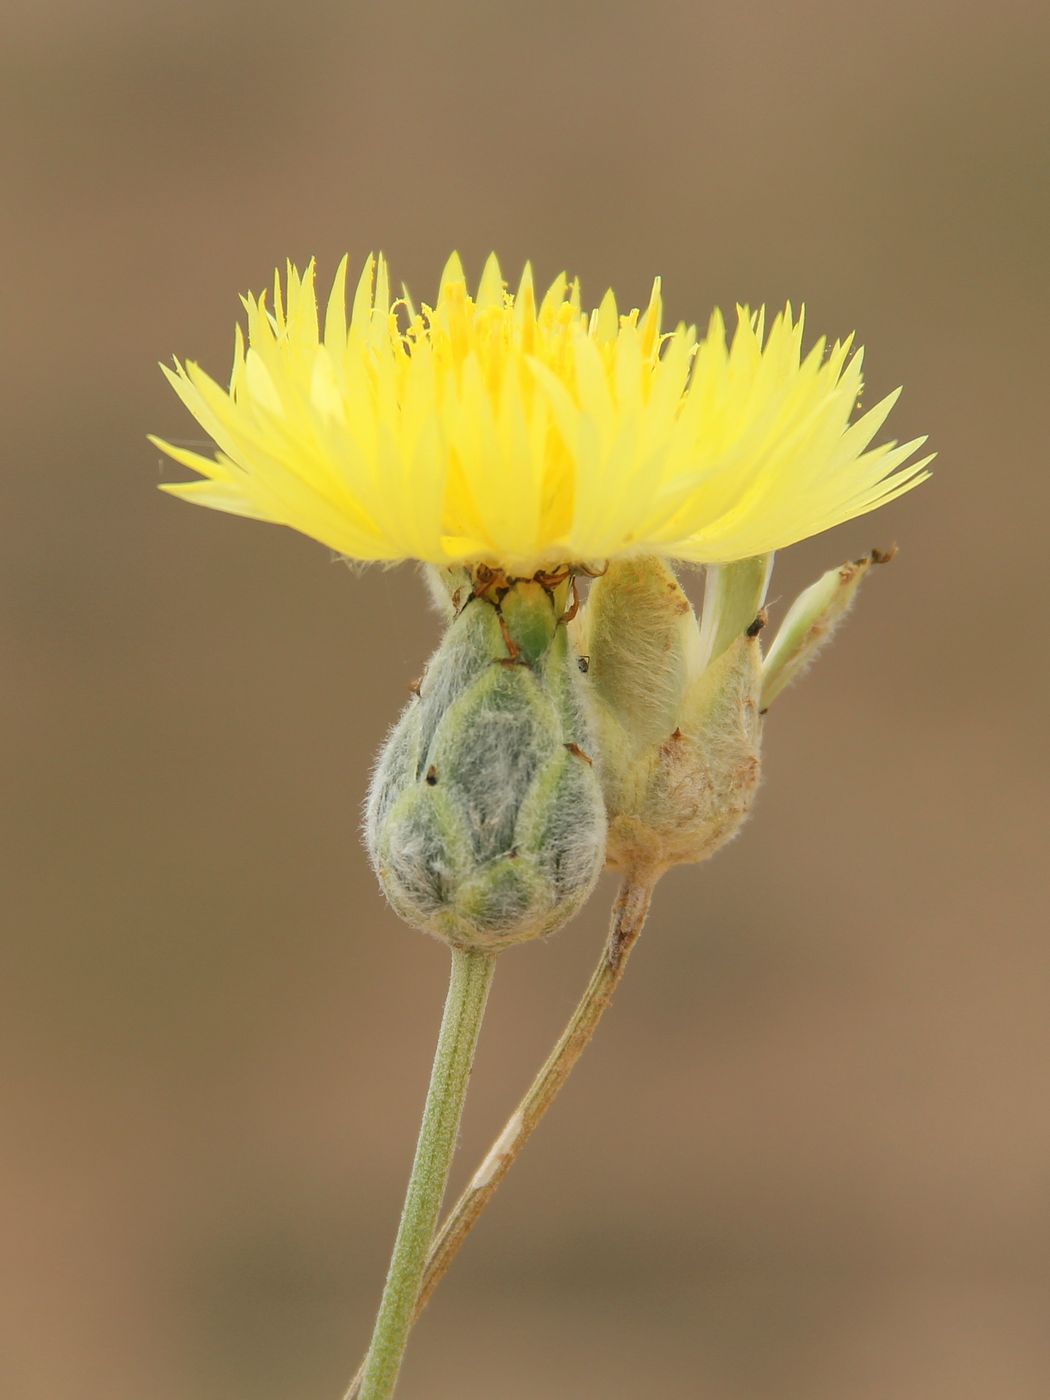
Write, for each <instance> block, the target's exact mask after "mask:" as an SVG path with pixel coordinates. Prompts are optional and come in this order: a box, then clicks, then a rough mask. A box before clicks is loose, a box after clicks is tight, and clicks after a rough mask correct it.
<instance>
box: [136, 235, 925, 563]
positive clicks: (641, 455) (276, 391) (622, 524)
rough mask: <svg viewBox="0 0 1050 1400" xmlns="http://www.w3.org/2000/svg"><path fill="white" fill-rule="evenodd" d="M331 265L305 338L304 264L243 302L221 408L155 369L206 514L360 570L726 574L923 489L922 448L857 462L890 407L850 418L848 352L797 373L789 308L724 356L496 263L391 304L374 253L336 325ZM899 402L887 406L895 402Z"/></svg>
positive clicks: (449, 276)
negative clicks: (263, 523) (240, 521)
mask: <svg viewBox="0 0 1050 1400" xmlns="http://www.w3.org/2000/svg"><path fill="white" fill-rule="evenodd" d="M346 270H347V263H346V259H345V258H344V259H343V261H342V263H341V264H340V267H339V271H338V273H337V274H336V278H335V284H334V286H333V287H332V291H331V295H330V296H329V298H328V305H327V308H326V310H325V314H324V324H323V326H320V325H319V322H318V308H317V300H316V296H315V292H314V266H313V263H312V262H311V263H310V264H309V266H308V267H307V268H306V271H305V273H303V274H301V275H300V273H299V272H298V271H297V270H296V269H295V268H294V267H292V266H291V265H289V267H288V271H287V278H286V291H285V292H284V293H283V294H282V288H281V284H280V279H279V277H275V279H274V294H273V309H272V310H270V309H269V308H267V306H266V304H265V296H259V297H252V296H249V297H247V298H245V300H244V306H245V309H246V311H247V313H248V336H247V343H246V342H245V338H244V335H243V333H242V332H241V329H240V327H238V329H237V339H236V348H235V352H234V361H233V373H232V375H231V378H230V387H229V390H228V391H227V390H225V389H223V388H221V387H220V386H219V385H218V384H217V383H216V382H215V380H213V379H211V378H210V377H209V376H208V375H207V374H206V373H205V372H204V371H203V370H202V369H200V367H199V366H197V365H196V364H193V363H192V362H188V363H186V364H185V365H183V364H180V363H178V362H176V366H175V369H174V370H168V369H165V373H166V374H167V375H168V378H169V379H170V380H171V383H172V384H173V386H174V388H175V390H176V392H177V393H178V395H179V397H180V398H181V399H182V401H183V403H184V404H185V405H186V407H187V408H188V409H189V410H190V412H191V413H192V414H193V416H194V417H195V418H196V419H197V421H198V422H199V423H200V424H201V426H202V427H203V428H204V429H205V431H206V432H208V433H209V434H210V436H211V437H212V438H214V440H215V442H216V444H217V445H218V448H219V452H218V455H217V456H216V458H215V460H212V459H210V458H208V457H204V456H201V455H200V454H199V453H196V452H190V451H187V450H186V449H184V448H182V447H177V446H174V445H172V444H170V443H166V442H161V441H159V440H157V439H153V441H155V442H157V445H158V446H159V447H161V448H162V449H163V450H164V451H165V452H167V453H168V454H169V455H170V456H171V457H173V458H174V459H175V460H176V461H177V462H181V463H182V464H183V465H184V466H187V467H190V468H192V469H193V470H194V471H195V472H198V473H199V474H200V476H201V477H202V478H203V480H194V481H190V482H183V483H179V484H176V485H166V486H164V487H163V488H162V489H164V490H166V491H170V492H171V494H172V495H175V496H182V497H184V498H185V499H187V500H191V501H196V502H197V503H198V504H199V505H206V506H211V507H213V508H214V509H216V510H225V511H231V512H233V513H234V514H235V515H247V516H251V517H254V518H255V519H259V520H269V521H273V522H275V523H277V524H281V525H289V526H291V527H292V528H293V529H296V530H300V531H302V533H303V534H305V535H310V536H313V537H314V538H315V539H318V540H321V541H322V542H323V543H324V544H327V545H328V546H330V547H331V548H332V549H334V550H336V551H337V552H338V553H340V554H344V555H347V556H349V557H350V558H353V559H361V560H377V559H384V560H396V559H405V558H414V559H420V560H424V561H426V562H429V563H433V564H446V565H448V564H456V563H481V562H484V563H488V564H492V565H496V566H498V567H500V568H502V569H503V570H505V571H506V572H507V573H508V574H518V575H528V574H531V573H533V572H535V571H536V570H537V569H539V568H542V567H548V566H554V565H558V564H564V563H580V564H583V563H589V564H600V563H601V562H602V561H604V560H608V559H611V558H614V557H617V556H625V555H639V554H648V555H660V556H664V557H666V558H671V559H683V560H689V561H692V562H695V563H711V564H717V563H727V562H729V561H730V560H734V559H741V558H746V557H748V556H750V555H754V554H764V553H766V552H768V551H770V550H775V549H779V548H781V547H782V546H784V545H789V544H792V543H794V542H795V541H797V540H800V539H804V538H805V537H806V536H808V535H814V534H817V533H818V532H819V531H821V530H826V529H828V528H829V527H830V526H832V525H837V524H839V523H840V522H841V521H844V520H849V519H851V518H852V517H853V516H856V515H862V514H864V512H865V511H869V510H874V509H875V508H876V507H877V506H880V505H883V504H885V503H886V502H887V501H890V500H893V499H894V498H895V497H896V496H899V495H900V494H901V493H902V492H904V491H908V490H910V489H911V488H912V487H913V486H916V485H918V483H919V482H920V481H923V480H924V479H925V478H926V476H927V475H928V473H927V471H926V466H927V464H928V462H929V461H930V458H929V457H927V458H924V459H923V460H921V461H909V459H910V458H911V457H912V456H913V454H914V453H915V451H916V449H917V448H918V447H919V446H920V445H921V443H922V442H923V441H924V439H923V438H917V439H915V440H914V441H913V442H908V443H905V444H904V445H903V446H897V445H896V444H894V443H888V444H885V445H883V446H880V447H876V448H872V449H869V444H870V442H871V441H872V439H873V437H874V436H875V434H876V433H877V432H878V430H879V429H880V428H881V426H882V424H883V422H884V421H885V419H886V416H887V415H888V413H889V411H890V409H891V407H892V406H893V403H894V401H895V400H896V398H897V394H896V393H894V394H890V395H889V396H888V397H887V398H885V399H883V400H882V401H881V402H880V403H878V404H876V405H875V407H874V408H871V409H869V410H868V411H867V412H866V413H865V414H863V416H861V417H860V418H858V419H857V420H856V422H854V423H852V424H851V423H850V421H849V420H850V415H851V413H852V412H853V410H854V408H855V407H856V404H857V400H858V397H859V395H860V391H861V351H859V350H857V351H855V352H854V353H852V354H851V350H850V347H851V341H850V340H846V341H844V342H840V341H836V342H835V344H834V345H832V346H831V347H830V349H828V348H827V345H826V342H825V341H824V340H823V339H821V340H819V341H817V343H816V344H815V345H814V346H813V347H812V349H810V350H809V352H808V353H807V354H806V355H805V356H803V354H802V331H803V323H802V317H801V316H799V317H798V318H795V317H793V316H792V312H791V308H790V306H789V307H788V308H787V309H786V310H785V311H784V312H782V313H781V314H780V315H778V316H777V317H776V318H775V319H774V321H773V324H772V326H771V327H770V328H769V331H768V334H767V333H766V330H765V316H764V312H763V311H759V312H757V313H753V312H751V311H749V310H747V309H746V308H738V311H737V326H736V330H735V331H734V333H733V336H732V338H731V340H729V339H727V335H726V328H725V324H724V322H723V319H722V316H721V314H720V313H719V312H717V311H716V312H715V313H714V315H713V316H712V317H711V321H710V324H709V326H708V330H707V334H706V336H705V337H704V338H703V339H700V340H698V338H697V333H696V329H695V327H692V326H684V325H679V326H678V327H676V329H675V330H673V331H671V332H669V333H664V332H662V331H661V328H660V317H661V303H660V285H659V281H657V282H656V284H655V285H654V287H653V292H652V296H651V298H650V301H649V305H648V307H647V308H646V309H645V311H644V312H641V313H639V312H638V311H632V312H630V314H628V315H626V316H621V315H620V314H619V313H618V311H617V307H616V301H615V298H614V297H613V295H612V293H611V292H607V293H606V295H605V297H604V299H603V300H602V302H601V305H600V306H599V307H598V308H597V310H595V311H592V312H585V311H584V310H583V309H582V308H581V305H580V294H579V286H578V284H577V283H575V282H572V283H570V282H568V281H567V280H566V278H565V277H564V276H560V277H558V278H556V279H555V281H554V282H553V284H552V285H551V287H550V288H549V289H548V291H547V292H546V294H545V295H544V296H543V297H542V299H540V300H539V301H537V298H536V294H535V291H534V289H533V283H532V273H531V271H530V269H529V268H528V267H526V269H525V273H524V275H523V277H522V279H521V282H520V284H519V286H518V290H517V292H516V293H511V292H509V291H508V290H507V287H506V284H505V283H504V281H503V277H502V275H501V273H500V269H499V264H498V263H497V261H496V259H495V257H491V258H490V259H489V260H488V263H487V264H486V266H485V270H484V273H483V274H482V278H481V282H480V284H479V286H478V289H477V293H476V295H475V296H473V297H472V296H471V294H470V292H469V291H468V289H467V284H466V281H465V279H464V275H463V269H462V266H461V264H460V261H459V259H458V257H456V256H453V257H452V258H451V259H450V260H449V262H448V265H447V266H446V268H445V271H444V274H443V276H442V278H441V285H440V287H439V289H438V294H437V297H436V299H435V304H434V306H433V307H430V306H427V305H423V306H421V307H420V309H419V310H418V311H417V310H416V309H415V308H414V307H413V305H412V303H411V302H410V301H409V300H408V298H407V296H406V297H403V298H400V299H398V300H395V301H392V300H391V296H390V286H389V277H388V273H387V267H386V263H385V261H384V260H383V259H382V258H379V259H378V261H376V260H374V259H373V258H371V257H370V258H369V259H368V261H367V262H366V264H365V268H364V272H363V273H362V275H361V278H360V280H359V282H358V284H357V290H356V293H355V295H354V300H353V306H352V309H351V312H350V318H349V321H348V320H347V314H346ZM898 392H899V391H898Z"/></svg>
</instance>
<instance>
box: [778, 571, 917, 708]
mask: <svg viewBox="0 0 1050 1400" xmlns="http://www.w3.org/2000/svg"><path fill="white" fill-rule="evenodd" d="M895 553H896V550H895V549H891V550H879V549H873V550H872V551H871V553H870V554H869V555H867V556H866V557H865V558H863V559H855V560H854V561H853V562H852V563H847V564H843V565H841V567H839V568H837V569H829V570H828V572H827V573H826V574H823V575H822V576H821V577H820V578H818V579H817V581H816V583H814V584H811V585H810V587H809V588H807V589H806V590H805V591H804V592H803V593H800V594H799V596H798V597H797V598H796V599H795V601H794V602H793V603H792V605H791V607H790V608H789V609H788V612H787V616H786V617H785V618H784V621H783V622H782V623H781V624H780V630H779V631H778V632H777V635H776V638H775V640H774V642H773V645H772V646H771V647H770V648H769V654H768V655H767V656H766V659H765V661H764V663H763V665H762V710H763V712H765V711H766V710H768V709H769V707H770V705H771V704H772V703H773V701H774V700H775V699H776V697H777V696H778V695H779V694H780V692H781V691H782V690H785V689H786V688H787V687H788V686H789V685H791V683H792V681H795V680H797V679H798V677H799V676H801V675H802V673H803V672H804V671H807V670H808V669H809V667H810V666H811V665H812V663H813V662H814V660H815V659H816V657H817V654H818V652H820V651H821V650H822V648H823V647H825V646H826V645H827V643H828V642H829V641H830V640H831V637H832V634H833V633H834V632H835V629H836V628H837V627H838V625H839V623H840V622H841V621H842V619H843V618H844V617H845V616H846V614H847V613H848V612H849V610H850V608H852V606H853V603H854V600H855V599H856V596H857V591H858V589H859V588H860V585H861V584H862V583H863V582H864V579H865V577H866V576H867V574H868V571H869V570H870V568H871V566H872V565H873V564H888V563H889V561H890V560H891V559H892V558H893V556H894V554H895Z"/></svg>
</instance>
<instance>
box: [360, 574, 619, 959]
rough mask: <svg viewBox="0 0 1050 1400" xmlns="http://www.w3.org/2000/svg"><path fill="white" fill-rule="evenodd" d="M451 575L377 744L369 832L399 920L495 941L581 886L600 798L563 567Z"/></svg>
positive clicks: (537, 926) (500, 943) (593, 856)
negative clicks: (439, 618)
mask: <svg viewBox="0 0 1050 1400" xmlns="http://www.w3.org/2000/svg"><path fill="white" fill-rule="evenodd" d="M448 582H449V584H450V589H449V591H450V593H451V596H452V601H453V607H454V608H457V609H458V610H457V611H456V612H455V615H454V617H453V619H452V621H451V623H450V625H449V628H448V631H447V632H446V634H445V637H444V639H443V640H442V642H441V645H440V646H439V647H438V649H437V651H436V652H435V653H434V655H433V657H431V659H430V662H429V663H428V665H427V669H426V672H425V675H424V677H423V680H422V682H421V683H420V685H419V687H418V694H416V695H415V696H414V698H413V699H412V700H411V701H410V703H409V705H408V707H407V708H406V709H405V711H404V713H403V714H402V716H401V718H400V720H399V721H398V723H397V724H396V725H395V726H394V729H393V730H392V732H391V734H390V736H389V737H388V739H387V742H386V744H385V745H384V747H383V750H382V752H381V754H380V756H379V760H378V763H377V766H376V771H375V776H374V779H373V782H372V788H371V792H370V794H369V798H368V804H367V809H366V821H365V837H366V844H367V846H368V850H369V854H370V855H371V858H372V862H373V865H374V866H375V869H376V872H377V874H378V876H379V881H380V884H381V885H382V887H383V890H384V892H385V894H386V896H387V898H388V900H389V901H390V903H391V905H392V906H393V908H394V909H395V910H396V911H397V913H398V914H400V915H401V917H402V918H403V919H405V920H406V921H407V922H408V923H410V924H412V925H414V926H415V927H417V928H420V929H423V930H425V931H426V932H428V933H431V934H434V935H435V936H436V937H438V938H441V939H443V940H444V941H445V942H447V943H450V944H452V945H453V946H456V947H462V948H499V947H504V946H506V945H508V944H511V943H518V942H522V941H524V940H526V939H530V938H536V937H540V936H542V935H544V934H547V933H551V932H553V931H554V930H555V929H556V928H558V927H560V926H561V924H563V923H565V922H566V920H567V919H569V918H570V917H571V915H572V914H573V913H574V912H575V911H576V909H577V908H578V907H579V906H580V904H582V902H583V901H584V899H586V897H587V895H588V894H589V893H590V891H591V889H592V887H593V885H594V882H595V880H596V878H597V876H598V872H599V871H600V869H601V867H602V864H603V861H604V854H605V830H606V823H605V810H604V805H603V801H602V792H601V785H600V783H599V780H598V775H597V771H596V769H595V767H594V766H593V761H592V757H591V755H592V753H593V747H594V746H593V741H592V736H591V733H590V730H589V727H588V725H587V722H586V720H585V713H584V706H583V697H582V694H581V682H582V678H581V676H580V672H579V668H578V666H577V664H576V659H575V656H574V655H573V653H572V650H571V648H570V647H569V645H568V639H567V635H566V629H565V625H564V622H563V620H562V614H563V612H564V608H565V602H566V596H567V593H568V591H569V580H568V576H567V575H565V574H562V575H559V576H542V575H538V576H537V578H535V579H529V580H508V579H506V578H504V577H503V576H502V575H498V574H493V573H491V572H490V571H487V570H485V571H482V570H478V571H476V572H475V574H474V576H473V578H471V579H468V580H467V581H466V582H465V583H464V584H463V585H461V586H460V587H459V588H457V587H456V579H455V578H454V577H453V576H451V575H450V578H449V580H448ZM463 594H469V596H467V597H466V601H462V598H463Z"/></svg>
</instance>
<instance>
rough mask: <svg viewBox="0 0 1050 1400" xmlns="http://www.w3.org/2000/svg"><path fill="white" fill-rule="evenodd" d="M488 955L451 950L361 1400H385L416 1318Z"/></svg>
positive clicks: (484, 992)
mask: <svg viewBox="0 0 1050 1400" xmlns="http://www.w3.org/2000/svg"><path fill="white" fill-rule="evenodd" d="M495 961H496V959H495V954H494V953H490V952H476V951H475V952H465V951H463V950H462V949H457V948H454V949H453V950H452V976H451V979H450V981H449V987H448V996H447V997H446V999H445V1011H444V1015H443V1016H442V1019H441V1030H440V1032H439V1035H438V1043H437V1051H436V1052H435V1055H434V1068H433V1070H432V1072H431V1076H430V1087H429V1089H428V1090H427V1099H426V1107H425V1108H424V1110H423V1122H422V1124H421V1125H420V1129H419V1141H418V1143H417V1145H416V1156H415V1160H414V1162H413V1163H412V1174H411V1176H410V1177H409V1182H408V1192H407V1194H406V1196H405V1205H404V1209H403V1211H402V1213H401V1224H400V1227H399V1228H398V1232H397V1239H396V1241H395V1242H394V1252H393V1254H392V1255H391V1258H390V1269H389V1272H388V1274H387V1279H386V1286H385V1288H384V1289H383V1297H382V1301H381V1302H380V1305H379V1314H378V1316H377V1318H376V1324H375V1330H374V1331H373V1333H372V1341H371V1343H370V1345H369V1349H368V1356H367V1357H366V1359H365V1363H364V1366H363V1367H362V1369H361V1371H360V1373H359V1376H358V1379H357V1380H355V1386H357V1385H358V1384H359V1390H355V1394H360V1397H361V1400H389V1397H390V1396H391V1395H392V1394H393V1393H394V1386H395V1385H396V1384H397V1375H398V1371H399V1370H400V1369H401V1358H402V1356H403V1355H404V1351H405V1345H406V1343H407V1341H408V1333H409V1329H410V1328H411V1326H412V1323H413V1321H414V1319H415V1316H416V1313H417V1305H418V1299H419V1291H420V1287H421V1285H422V1281H423V1270H424V1266H425V1263H426V1258H427V1249H428V1247H429V1246H430V1242H431V1240H432V1238H433V1235H434V1226H435V1225H436V1224H437V1218H438V1211H439V1210H440V1209H441V1200H442V1197H443V1196H444V1194H445V1184H446V1182H447V1181H448V1171H449V1166H450V1165H451V1162H452V1154H453V1152H454V1151H455V1147H456V1138H457V1135H458V1132H459V1120H460V1117H461V1115H462V1113H463V1102H464V1099H465V1098H466V1094H467V1084H468V1082H469V1080H470V1070H471V1066H472V1065H473V1062H474V1050H475V1047H476V1045H477V1042H478V1032H479V1031H480V1029H481V1019H482V1016H483V1015H484V1012H485V1003H486V1001H487V1000H488V994H489V987H490V985H491V982H492V973H493V970H494V968H495Z"/></svg>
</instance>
